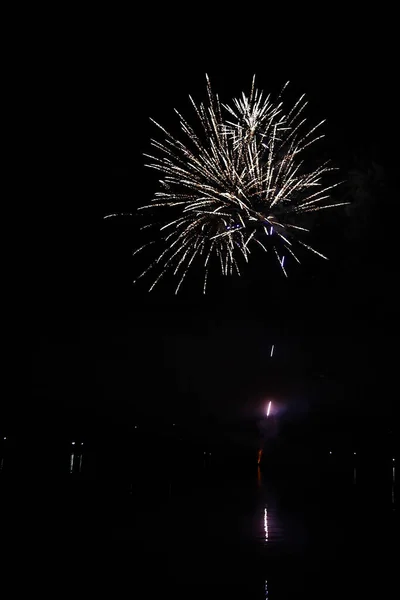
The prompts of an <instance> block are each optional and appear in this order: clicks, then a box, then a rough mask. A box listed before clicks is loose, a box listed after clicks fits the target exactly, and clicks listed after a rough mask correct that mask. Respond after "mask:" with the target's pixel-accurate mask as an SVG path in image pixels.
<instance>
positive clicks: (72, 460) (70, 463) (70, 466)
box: [69, 452, 75, 473]
mask: <svg viewBox="0 0 400 600" xmlns="http://www.w3.org/2000/svg"><path fill="white" fill-rule="evenodd" d="M74 458H75V454H74V453H73V452H72V454H71V458H70V462H69V472H70V473H72V471H73V470H74Z"/></svg>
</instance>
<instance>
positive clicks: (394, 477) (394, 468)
mask: <svg viewBox="0 0 400 600" xmlns="http://www.w3.org/2000/svg"><path fill="white" fill-rule="evenodd" d="M395 481H396V467H393V472H392V504H393V509H394V484H395Z"/></svg>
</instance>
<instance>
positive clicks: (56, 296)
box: [5, 46, 398, 420]
mask: <svg viewBox="0 0 400 600" xmlns="http://www.w3.org/2000/svg"><path fill="white" fill-rule="evenodd" d="M383 54H384V55H383V62H381V63H380V64H381V65H382V64H383V65H384V66H385V68H386V69H388V70H389V71H390V64H391V63H390V60H391V59H390V57H388V56H387V55H386V54H385V53H383ZM130 56H131V55H130V54H129V53H124V52H123V51H122V50H121V52H117V51H115V52H114V53H111V52H110V53H109V52H105V53H103V52H102V53H98V52H96V50H95V48H94V49H93V51H92V52H86V53H85V54H84V55H82V59H81V61H79V60H78V61H77V59H76V57H75V58H74V60H73V61H69V60H68V56H66V57H63V60H62V61H61V62H60V63H59V64H58V70H57V76H55V74H54V70H53V69H52V68H50V67H49V69H48V70H46V68H45V72H44V74H43V76H44V81H45V84H43V86H46V87H43V89H42V88H41V85H39V88H38V93H39V95H40V94H42V93H43V96H44V97H46V109H45V110H44V113H46V114H45V117H46V119H47V122H46V135H45V138H46V140H47V139H48V144H47V142H45V141H43V142H42V144H43V145H44V146H46V149H45V151H44V152H43V164H42V169H41V171H40V173H39V186H40V189H41V190H42V192H43V193H42V194H41V198H42V200H40V201H39V213H40V217H39V218H37V223H36V220H35V241H34V246H33V248H32V255H31V261H32V271H33V273H34V280H35V284H34V287H33V289H32V291H31V297H30V298H29V300H28V301H27V302H28V311H27V312H28V314H29V317H28V319H29V322H30V325H31V326H32V327H31V331H32V335H31V342H32V343H31V348H32V351H33V383H32V392H31V397H30V398H29V399H28V400H27V403H28V404H29V405H30V408H31V409H32V410H33V411H34V410H35V409H36V407H37V408H38V410H39V407H52V410H54V407H58V406H59V407H70V406H75V407H93V408H94V409H95V410H101V411H103V412H104V413H105V414H110V415H119V418H127V419H128V420H129V419H132V418H133V416H132V415H135V414H137V413H139V414H143V413H144V414H149V415H153V416H156V415H159V414H166V415H168V414H169V412H171V413H172V412H173V413H176V414H178V415H190V416H192V417H193V415H197V414H208V413H210V412H214V413H217V414H240V415H242V416H243V415H244V416H249V415H250V416H254V415H256V414H257V411H258V410H260V405H262V402H263V398H265V397H267V396H269V395H271V394H272V395H274V396H275V397H276V398H278V399H279V400H280V401H282V402H283V403H287V404H288V405H289V404H290V403H292V404H293V403H296V402H300V403H305V404H307V405H309V404H312V405H313V406H314V405H319V406H321V405H326V406H330V407H332V406H334V407H335V406H336V407H337V408H339V407H341V406H343V404H345V405H346V407H348V409H349V410H356V411H358V410H360V411H363V410H366V411H371V410H373V407H374V406H376V404H375V403H376V398H379V406H380V407H381V408H382V410H383V411H384V412H388V411H389V410H391V408H392V394H391V393H390V386H391V382H392V380H393V371H394V358H393V353H392V347H393V344H394V341H395V329H394V327H395V323H396V318H395V317H396V308H395V307H396V305H397V300H396V292H395V284H394V281H395V273H396V269H397V268H396V260H395V245H394V241H393V238H392V236H390V235H389V232H390V222H391V212H392V210H393V202H394V201H395V199H394V197H393V190H394V183H393V180H394V175H395V156H394V153H395V148H396V143H397V142H396V139H395V131H394V126H392V122H393V120H394V117H393V115H395V114H396V110H397V98H398V94H397V92H396V90H395V82H394V79H393V78H392V77H388V76H387V73H386V71H385V69H383V68H378V67H377V65H376V64H371V63H370V62H369V61H367V62H366V64H364V63H363V62H362V61H361V63H360V54H359V51H358V50H356V49H354V50H353V53H352V54H348V55H346V54H344V55H343V56H342V57H341V58H338V59H337V60H336V61H333V62H332V63H329V65H326V66H324V65H323V64H322V65H318V64H317V63H318V61H317V58H316V57H315V56H314V59H313V61H314V62H310V60H309V59H308V58H306V57H304V60H303V61H302V60H301V57H298V60H297V61H296V63H295V66H294V64H293V62H291V61H288V60H285V57H284V56H283V55H282V57H281V59H282V60H281V61H280V62H279V63H278V64H276V63H275V65H274V69H273V71H272V70H271V69H270V68H268V64H267V63H266V62H265V61H264V60H261V59H259V60H258V61H256V62H254V61H253V62H251V61H249V60H243V59H242V60H239V59H238V60H237V61H236V60H233V61H227V60H226V59H225V57H224V56H223V55H221V54H220V53H218V54H216V55H213V54H212V52H211V51H210V52H209V55H207V60H195V58H194V53H191V52H190V46H189V47H188V49H187V51H185V52H183V50H182V49H181V51H178V52H175V51H174V52H172V50H171V49H169V48H168V47H165V46H162V47H161V46H160V48H159V49H158V51H157V52H156V53H154V54H153V55H151V54H149V53H148V52H147V51H146V48H145V47H143V48H142V54H140V46H139V47H136V52H135V53H134V55H133V56H132V57H130ZM203 58H204V57H203ZM260 58H261V56H260ZM322 62H323V61H322ZM205 72H208V74H209V76H210V79H211V81H212V84H213V86H214V88H215V90H217V91H218V93H219V94H220V96H221V98H222V99H223V100H224V99H228V98H230V97H231V96H232V95H237V94H239V93H241V91H242V90H243V89H247V88H248V87H249V85H250V81H251V77H252V75H253V73H256V75H257V81H258V85H259V87H260V88H261V89H264V90H266V91H271V92H272V93H274V92H277V91H278V90H279V89H280V87H281V86H282V84H283V83H285V81H287V80H288V79H290V80H291V82H292V86H291V92H290V94H293V96H297V95H298V94H299V93H303V92H305V93H306V94H307V96H308V99H309V107H308V112H307V115H308V117H309V119H310V120H312V121H313V122H318V120H320V119H321V118H327V124H326V127H325V133H326V138H325V140H324V141H322V142H321V144H320V146H319V148H320V151H321V155H322V157H325V156H329V157H331V158H332V159H333V161H334V163H335V164H337V165H338V166H339V167H340V169H341V175H342V177H343V176H344V178H347V179H348V177H349V173H350V172H351V171H352V170H354V169H355V168H361V169H363V170H364V172H368V169H371V167H372V165H373V164H374V163H376V164H377V165H379V167H380V169H381V170H380V172H382V176H381V179H380V181H379V190H378V191H377V189H376V188H375V187H374V188H373V191H371V194H372V200H371V198H367V199H366V200H365V203H366V207H365V210H366V212H367V213H368V214H370V213H371V202H372V206H373V212H374V214H378V215H379V217H378V218H377V219H375V218H374V219H372V218H369V219H367V223H366V225H365V226H363V227H361V226H359V225H358V222H359V218H360V214H364V213H363V211H364V208H363V204H362V203H361V204H362V206H361V207H360V206H358V205H357V206H358V208H357V211H358V212H357V211H356V212H355V216H354V214H353V213H351V214H350V216H349V213H347V212H345V211H343V213H341V214H340V215H332V216H331V217H327V216H326V215H325V216H324V218H323V219H321V222H320V223H319V224H318V227H317V228H316V229H315V231H314V233H313V235H314V236H315V239H316V240H317V242H318V245H319V247H320V248H321V249H322V248H323V250H325V251H326V252H327V253H328V254H329V257H330V261H329V262H328V263H326V262H325V261H319V259H318V258H314V257H313V256H311V255H308V256H307V255H305V256H304V257H303V258H304V265H302V267H301V268H299V269H295V271H294V273H293V275H291V277H290V279H289V280H288V281H286V280H284V279H283V278H282V276H281V275H280V273H279V272H278V271H275V272H274V273H273V274H271V273H270V271H269V270H268V269H266V268H265V265H264V264H263V263H262V262H256V263H255V264H254V265H252V267H251V268H250V269H249V271H248V273H246V275H245V277H244V278H243V280H241V281H238V280H235V279H234V280H216V281H215V285H214V287H213V289H211V290H210V293H209V294H208V295H207V296H206V297H205V298H204V297H203V296H202V294H201V286H198V287H196V281H193V282H192V283H189V284H188V286H187V288H186V289H185V288H183V289H182V294H181V295H180V296H178V297H177V298H176V297H174V296H173V295H172V294H171V288H170V287H169V286H168V283H167V282H166V283H165V285H164V284H163V285H161V286H160V288H159V289H158V290H156V291H155V292H154V293H153V294H151V295H148V294H147V292H146V291H145V288H144V287H142V286H140V287H138V288H135V287H132V280H133V277H134V273H135V263H134V262H133V260H132V258H131V250H132V248H134V247H135V228H134V226H133V225H132V222H131V221H130V220H129V219H126V220H124V219H118V220H115V221H114V222H112V221H104V220H103V216H104V215H105V214H108V213H114V212H119V211H131V210H133V209H134V208H135V207H136V206H139V205H141V204H143V203H146V202H147V201H148V200H150V198H151V196H152V193H153V191H154V190H155V189H156V178H155V177H154V175H153V174H152V173H151V172H150V171H149V170H146V169H145V168H144V166H143V163H144V159H143V156H142V153H143V152H145V151H148V150H149V138H150V136H152V135H154V134H156V131H155V129H154V126H153V125H152V124H151V123H150V121H149V117H153V118H154V119H156V120H157V121H159V122H161V123H162V124H163V125H165V126H166V127H167V128H173V127H174V126H175V125H174V124H175V123H176V120H175V116H174V113H173V109H174V108H177V109H178V110H181V111H182V113H183V114H185V115H188V114H190V106H189V102H188V94H189V93H190V94H191V95H193V97H194V98H195V99H196V100H200V99H203V98H205V77H204V74H205ZM46 90H51V94H46V93H45V91H46ZM49 121H50V124H51V127H50V128H49ZM47 136H48V137H47ZM374 185H375V183H374ZM344 190H347V193H350V192H348V188H344ZM343 193H345V191H343ZM352 193H354V188H353V192H352ZM376 202H378V203H379V206H378V205H377V204H375V203H376ZM272 343H274V344H275V345H276V348H277V352H276V355H275V359H276V360H275V363H274V364H273V363H271V361H270V360H269V352H270V346H271V344H272ZM24 403H25V400H17V401H16V402H15V401H13V402H12V403H11V402H9V403H7V401H6V402H5V406H6V408H10V406H11V404H12V406H13V408H16V407H17V408H18V407H19V406H20V405H21V404H22V405H24ZM339 409H340V408H339ZM40 410H41V409H40ZM44 410H45V411H46V410H47V409H46V408H45V409H44Z"/></svg>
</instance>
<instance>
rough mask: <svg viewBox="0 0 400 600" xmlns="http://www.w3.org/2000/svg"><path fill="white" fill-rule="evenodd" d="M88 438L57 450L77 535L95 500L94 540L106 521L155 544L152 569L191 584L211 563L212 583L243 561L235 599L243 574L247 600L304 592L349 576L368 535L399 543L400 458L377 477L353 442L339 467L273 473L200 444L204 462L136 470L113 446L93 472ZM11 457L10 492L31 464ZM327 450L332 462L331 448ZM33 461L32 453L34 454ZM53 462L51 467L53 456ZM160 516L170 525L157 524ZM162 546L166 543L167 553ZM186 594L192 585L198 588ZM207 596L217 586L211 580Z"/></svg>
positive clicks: (132, 540)
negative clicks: (224, 461)
mask: <svg viewBox="0 0 400 600" xmlns="http://www.w3.org/2000/svg"><path fill="white" fill-rule="evenodd" d="M81 446H82V444H81V443H78V442H76V443H75V444H73V445H72V446H71V445H69V446H67V447H63V454H62V456H61V454H60V460H59V461H58V459H57V463H55V462H54V464H56V468H57V469H58V471H57V472H58V473H59V474H60V473H61V474H62V478H61V477H60V482H59V484H60V486H62V487H61V488H60V489H62V491H63V492H65V491H66V492H67V493H62V494H59V496H58V497H60V498H62V500H60V502H64V503H65V504H63V505H62V506H63V507H64V506H68V507H71V510H70V511H60V513H62V512H63V513H64V514H67V513H68V512H69V513H70V514H72V515H73V517H74V519H75V520H76V523H77V524H78V525H79V527H78V526H77V527H76V530H75V529H74V532H73V535H74V536H75V537H74V544H75V542H76V541H79V535H81V534H82V531H84V530H85V527H86V522H87V521H88V522H91V520H90V519H91V518H92V515H93V521H95V519H94V516H96V515H97V513H96V512H95V510H99V511H101V513H100V514H101V519H96V523H95V524H94V525H93V534H92V530H91V531H90V533H89V534H88V539H89V540H90V539H92V538H91V537H90V536H92V535H93V536H95V535H97V532H98V528H99V527H100V526H101V532H102V535H104V539H105V540H106V541H107V543H108V541H109V540H112V541H115V540H118V541H120V540H125V541H127V543H126V548H127V550H126V552H127V554H128V553H129V552H132V553H133V552H136V553H137V554H139V552H140V553H141V555H142V556H144V557H145V558H143V559H141V560H143V561H147V556H149V557H150V558H149V559H148V562H149V563H150V564H151V567H150V570H151V569H152V570H153V571H152V572H154V574H156V572H157V569H158V568H164V569H165V571H166V573H168V577H172V576H174V575H175V572H176V574H177V575H176V577H177V579H178V578H180V579H181V580H183V583H185V584H186V582H188V581H189V580H191V581H192V580H193V578H195V577H196V574H197V576H198V574H199V572H200V569H201V568H202V569H203V570H201V585H204V586H206V585H207V586H208V585H209V586H210V589H211V588H212V585H213V582H214V579H218V580H219V581H222V580H224V585H225V582H226V580H229V573H232V571H233V572H234V573H235V580H239V579H240V582H239V581H238V585H237V589H235V586H234V584H233V583H232V590H233V595H232V597H231V600H233V598H236V597H239V596H237V595H235V594H236V593H237V592H238V591H239V583H240V585H242V582H243V581H245V582H246V585H247V584H248V585H249V588H252V589H253V588H254V590H255V591H254V595H253V592H252V591H249V592H248V593H247V592H245V593H244V594H243V596H242V597H243V599H245V600H252V599H256V600H260V599H261V598H265V599H268V600H269V599H270V598H273V600H282V599H283V598H296V597H303V595H304V590H306V589H307V588H308V586H313V585H314V587H316V584H314V581H315V579H314V577H319V573H320V572H321V573H323V576H322V575H321V581H322V579H323V577H326V579H324V581H330V578H332V576H333V577H342V573H343V579H344V577H345V575H346V573H345V572H344V570H345V569H346V565H348V564H350V563H351V561H354V560H355V557H356V558H357V560H358V557H359V556H360V555H361V556H363V555H366V554H367V552H366V550H365V549H366V548H367V547H368V552H369V553H370V556H371V557H372V556H373V557H375V556H376V557H378V558H379V559H381V555H382V552H383V551H384V550H385V549H386V548H388V549H389V547H391V537H390V536H391V535H392V533H391V532H392V530H393V527H392V522H393V520H394V518H395V516H396V515H395V513H394V512H392V509H393V511H394V508H395V464H394V461H393V463H391V462H389V460H387V462H386V463H385V464H382V465H379V473H378V475H377V476H376V477H374V476H373V475H372V476H371V478H369V477H367V476H366V475H365V474H366V473H368V471H367V468H368V465H367V464H366V463H365V464H364V463H363V462H362V460H361V459H360V458H359V457H360V453H358V462H357V463H356V464H355V461H354V462H353V456H352V455H351V454H350V456H349V458H348V461H347V463H346V465H345V467H344V468H343V470H342V471H340V472H339V470H337V471H334V470H328V469H325V470H324V469H321V467H320V465H318V466H316V467H315V470H314V471H313V472H311V469H310V471H309V472H305V475H304V477H303V474H302V473H301V474H300V475H299V474H298V473H295V474H294V473H293V472H292V471H290V470H283V469H282V470H281V471H280V472H278V475H274V474H272V475H271V474H270V473H269V472H268V470H266V471H263V472H262V471H261V468H260V467H258V468H257V465H254V466H250V467H249V469H248V470H247V471H245V473H242V472H240V473H237V472H236V471H233V474H232V473H231V472H229V473H228V472H227V473H224V470H223V469H219V468H216V467H215V466H213V465H212V464H211V462H210V461H209V460H207V465H208V466H207V471H206V472H204V470H203V468H202V467H203V465H202V457H201V456H200V457H199V462H198V466H197V467H193V469H190V470H188V471H183V470H181V471H179V472H178V471H173V470H172V469H171V471H169V470H168V469H169V468H170V465H168V469H167V468H166V469H164V470H163V467H162V465H161V466H160V468H159V469H158V468H157V469H155V470H151V469H148V468H142V469H140V468H139V467H137V466H136V465H135V467H134V468H131V470H128V469H125V467H124V469H121V470H120V471H118V461H117V458H116V454H115V455H114V461H112V460H111V459H110V461H109V464H110V465H111V466H112V468H110V469H100V468H99V469H98V471H96V472H95V475H93V479H91V474H92V473H93V472H94V470H95V468H96V466H95V467H94V468H93V466H92V465H93V464H94V461H93V454H92V448H91V446H90V445H89V444H86V443H85V446H84V448H85V451H84V452H83V448H82V447H81ZM201 451H202V450H201ZM83 453H85V469H84V470H83V472H84V477H80V476H75V474H78V473H81V472H82V469H83ZM213 455H214V453H213ZM108 456H110V452H109V451H107V457H108ZM6 458H7V463H6V466H5V471H4V472H3V473H1V474H0V485H1V486H3V487H2V488H1V490H0V493H1V492H2V490H3V489H4V490H7V491H8V490H9V489H10V490H11V493H12V489H13V488H12V486H11V485H9V482H10V478H9V473H10V472H11V471H12V470H13V469H14V466H15V465H17V468H16V475H17V476H18V477H19V473H18V467H19V466H20V465H21V464H22V463H21V462H19V463H16V462H15V461H14V462H13V455H12V454H11V453H10V454H6ZM47 458H48V457H46V460H47ZM68 459H69V466H68ZM326 460H327V461H330V463H329V464H331V459H330V458H329V456H328V457H326ZM391 460H392V457H390V461H391ZM4 461H5V459H4V458H0V471H2V470H3V469H4ZM26 462H29V464H31V461H30V455H27V458H26ZM98 464H100V460H99V462H98ZM389 465H392V471H390V470H389V468H388V467H389ZM43 468H45V469H47V463H46V465H44V466H43ZM35 469H37V465H36V464H35ZM196 469H197V470H196ZM357 471H358V473H357ZM110 473H111V475H110ZM86 475H88V478H86ZM35 476H36V471H35ZM92 481H95V484H92ZM99 481H100V482H101V490H102V492H101V494H99V492H98V489H99V487H100V486H98V482H99ZM355 484H357V485H355ZM390 489H391V500H390V496H389V490H390ZM371 490H372V492H373V494H372V495H371ZM172 491H173V493H172ZM67 503H68V504H67ZM10 506H11V502H10ZM94 506H96V508H95V509H94V508H93V507H94ZM97 507H98V508H97ZM156 507H157V508H156ZM371 509H372V511H374V514H377V515H379V519H377V523H378V524H377V525H376V527H374V529H373V531H371V530H368V532H365V533H364V531H365V520H366V519H368V516H369V515H370V514H371ZM155 514H159V515H160V516H159V518H154V515H155ZM160 522H161V523H162V528H163V535H162V536H160V535H159V526H160ZM98 523H101V525H100V526H99V525H98ZM193 525H195V527H194V526H193ZM367 536H368V537H367ZM160 538H162V539H161V540H160ZM367 540H368V544H367V543H366V541H367ZM111 546H112V544H110V547H111ZM139 549H140V550H139ZM382 549H383V550H382ZM124 551H125V546H124ZM155 551H157V552H158V553H159V554H157V558H155V557H154V556H155V555H154V552H155ZM388 552H389V550H388ZM146 553H148V554H146ZM129 556H130V555H129ZM170 557H172V558H170ZM169 560H170V563H169V562H168V561H169ZM385 560H386V556H385ZM382 562H383V559H382ZM167 563H168V564H167ZM166 565H167V566H166ZM325 565H327V566H325ZM342 567H343V568H344V570H343V569H342ZM324 569H325V571H324ZM341 569H342V570H341ZM172 571H174V573H173V575H170V573H171V572H172ZM337 573H339V574H340V575H336V574H337ZM236 574H237V577H236ZM297 578H298V579H297ZM183 583H182V585H183ZM199 585H200V583H199ZM243 585H244V584H243ZM324 585H326V584H325V583H322V584H321V586H322V587H321V589H320V590H319V591H320V596H314V595H313V591H310V595H307V596H306V595H304V597H307V598H314V597H315V598H316V597H318V598H319V600H321V599H323V600H328V599H329V598H331V597H333V595H330V594H333V589H332V590H331V589H327V588H329V586H328V585H326V587H325V588H324V587H323V586H324ZM296 586H298V588H297V587H296ZM204 589H205V588H204ZM288 589H289V591H288ZM207 590H208V588H207ZM307 593H308V592H307ZM296 594H297V595H296ZM187 597H188V598H189V597H191V596H190V594H188V595H187ZM196 597H197V596H196ZM204 597H210V596H208V595H207V591H205V594H204ZM213 597H214V596H211V598H213ZM223 597H226V596H223V595H221V596H220V597H219V600H223ZM338 597H340V595H337V596H336V598H338ZM353 597H357V596H353ZM360 597H361V595H360ZM382 597H385V596H382Z"/></svg>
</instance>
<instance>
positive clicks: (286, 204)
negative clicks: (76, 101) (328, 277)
mask: <svg viewBox="0 0 400 600" xmlns="http://www.w3.org/2000/svg"><path fill="white" fill-rule="evenodd" d="M285 87H286V86H285ZM285 87H284V88H283V90H282V92H283V91H284V89H285ZM207 92H208V99H207V102H206V103H202V104H200V105H197V104H196V103H195V102H194V101H193V99H192V98H191V97H189V98H190V101H191V104H192V106H193V109H194V113H195V119H194V123H193V125H191V124H190V123H189V122H188V121H186V120H185V119H184V117H183V116H182V115H181V114H180V113H178V112H177V111H176V112H177V115H178V117H179V122H180V129H181V133H182V137H181V139H178V137H175V136H172V135H171V134H170V133H168V131H166V130H165V129H164V128H163V127H162V126H161V125H159V124H158V123H156V122H155V121H153V122H154V123H155V125H156V126H157V127H158V128H159V130H161V132H162V134H163V139H161V140H157V139H152V140H151V145H152V147H153V153H152V154H151V155H150V154H146V155H145V156H146V157H147V159H148V161H149V162H148V163H147V165H146V166H147V167H150V168H152V169H155V170H156V171H158V172H160V173H161V175H162V179H161V180H160V190H159V191H158V192H156V194H155V196H154V198H153V200H152V202H151V203H150V204H149V205H147V206H143V207H141V208H140V209H139V210H140V211H147V213H148V216H150V220H149V224H147V225H145V227H146V228H149V229H154V230H155V233H154V236H153V238H152V239H151V240H150V242H149V243H147V244H144V245H143V246H141V247H140V248H138V249H137V250H135V252H134V254H136V253H138V252H141V251H142V250H144V249H145V248H146V247H147V246H149V245H151V244H154V243H155V242H157V243H162V244H163V247H162V249H161V252H160V253H159V255H158V256H157V258H155V259H154V260H153V261H152V262H151V263H150V264H149V266H148V267H147V268H146V269H145V271H143V273H141V274H140V275H139V277H138V278H137V279H140V278H141V277H143V276H145V275H146V274H147V273H149V272H150V273H151V272H152V273H153V279H152V282H151V284H150V288H149V290H152V289H153V288H154V286H155V285H156V284H157V283H158V282H159V280H160V279H161V278H162V277H163V276H164V275H165V274H166V273H168V272H172V273H173V274H174V275H176V276H177V277H178V282H177V286H176V293H177V292H178V290H179V288H180V286H181V284H182V282H183V280H184V279H185V277H186V275H187V273H188V271H189V269H190V267H191V266H192V265H193V264H194V263H195V262H199V261H200V263H201V264H202V266H203V269H204V281H203V291H204V292H205V290H206V284H207V276H208V272H209V268H210V264H211V263H212V261H215V260H216V261H217V263H218V265H219V268H220V270H221V272H222V274H223V275H229V274H233V273H238V274H240V273H241V269H242V265H243V264H244V263H246V262H248V261H249V258H250V254H251V252H252V250H253V249H254V248H255V247H259V248H261V249H262V251H265V252H272V254H273V255H274V256H275V257H276V260H277V263H278V264H279V267H280V269H281V270H282V271H283V273H284V274H285V275H287V272H286V268H285V257H286V256H287V257H288V258H293V259H294V260H296V261H297V262H300V260H299V258H298V256H297V248H299V247H301V246H302V247H305V248H307V249H308V250H310V251H311V252H314V253H315V254H318V255H319V256H321V257H322V258H326V257H325V256H323V255H322V254H321V253H320V252H318V251H317V250H315V249H314V248H312V247H311V246H310V245H308V244H306V243H305V242H304V241H303V240H302V239H301V237H302V236H303V235H305V234H306V233H307V232H308V229H307V227H304V223H303V222H302V218H301V217H302V215H305V214H306V213H309V212H314V211H317V210H321V209H326V208H330V207H332V206H339V205H340V204H332V203H329V191H330V190H331V189H332V188H334V187H336V186H337V185H339V183H335V184H333V185H330V186H326V185H323V183H322V180H323V178H324V176H325V174H326V173H327V172H328V171H332V170H334V169H332V167H331V166H330V165H329V164H328V163H324V164H322V165H320V166H319V167H317V168H316V169H314V170H312V171H307V169H306V167H305V164H304V161H303V158H302V157H303V152H304V150H305V149H306V148H307V147H309V146H310V145H311V144H313V143H315V142H316V141H317V140H319V139H320V138H321V137H323V135H322V134H320V133H319V128H320V126H321V125H322V123H323V121H322V122H321V123H319V124H317V125H316V126H314V127H312V128H308V127H307V124H306V119H305V118H304V117H303V111H304V109H305V106H306V105H307V102H306V101H305V99H304V96H302V97H301V98H300V99H299V100H298V101H297V102H296V103H295V105H294V106H293V107H292V108H291V109H290V110H288V111H285V107H284V105H283V103H282V101H281V97H282V92H281V94H280V95H279V96H278V98H277V100H276V101H272V100H271V98H270V96H264V94H263V93H261V92H259V91H258V90H257V89H256V88H255V80H254V78H253V82H252V86H251V90H250V94H249V95H248V96H247V95H245V94H242V96H241V98H239V99H234V100H233V101H232V104H231V105H225V104H221V102H220V100H219V98H218V96H217V95H215V94H214V93H213V92H212V89H211V85H210V82H209V80H208V77H207ZM341 204H344V203H341ZM109 216H113V215H109ZM154 274H155V276H154Z"/></svg>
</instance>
